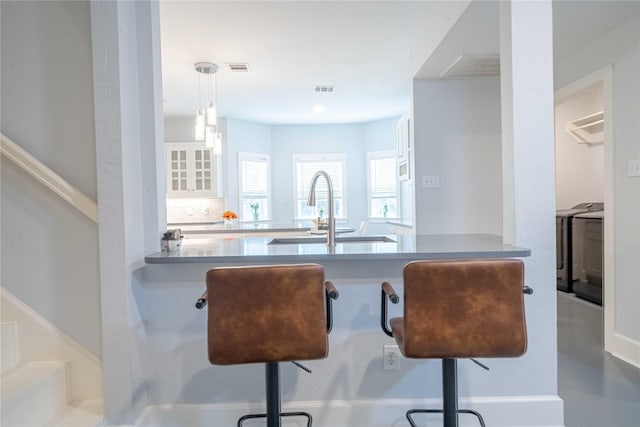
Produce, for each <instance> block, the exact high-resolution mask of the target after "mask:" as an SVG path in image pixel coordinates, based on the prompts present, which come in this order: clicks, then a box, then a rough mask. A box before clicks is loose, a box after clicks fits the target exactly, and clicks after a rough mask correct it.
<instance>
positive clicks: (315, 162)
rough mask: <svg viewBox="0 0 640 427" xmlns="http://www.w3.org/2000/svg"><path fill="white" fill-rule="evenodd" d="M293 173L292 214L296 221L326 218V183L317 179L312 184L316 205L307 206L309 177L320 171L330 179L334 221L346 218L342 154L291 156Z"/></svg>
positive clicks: (327, 206)
mask: <svg viewBox="0 0 640 427" xmlns="http://www.w3.org/2000/svg"><path fill="white" fill-rule="evenodd" d="M293 161H294V171H295V201H296V206H295V212H294V215H295V217H296V218H299V219H302V218H305V219H306V218H308V219H311V218H317V217H324V218H326V217H328V209H329V198H328V187H327V182H326V180H325V179H324V178H319V179H318V182H317V184H316V206H307V198H308V196H309V189H310V188H311V178H313V175H314V174H315V173H316V172H317V171H320V170H323V171H325V172H326V173H328V174H329V177H331V184H332V185H333V207H334V211H335V212H334V214H335V217H336V218H345V217H346V209H345V206H346V201H345V181H344V166H345V157H344V155H343V154H323V155H317V154H314V155H307V154H300V155H295V156H294V157H293Z"/></svg>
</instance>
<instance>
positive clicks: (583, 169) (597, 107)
mask: <svg viewBox="0 0 640 427" xmlns="http://www.w3.org/2000/svg"><path fill="white" fill-rule="evenodd" d="M602 96H603V94H602V86H601V85H600V86H598V87H596V88H593V89H591V90H589V91H588V92H585V93H583V94H581V95H580V96H578V97H576V98H573V99H571V100H569V101H567V102H564V103H562V104H560V105H557V106H556V108H555V122H556V126H555V144H556V208H557V209H569V208H570V207H572V206H575V205H576V204H578V203H583V202H602V201H604V151H603V148H604V145H603V144H602V143H598V144H579V143H578V142H576V140H575V139H574V138H573V137H572V136H571V135H570V134H568V133H567V132H566V131H565V124H566V123H567V122H569V121H572V120H575V119H578V118H580V117H584V116H587V115H589V114H593V113H597V112H598V111H602V110H603V109H604V100H603V97H602Z"/></svg>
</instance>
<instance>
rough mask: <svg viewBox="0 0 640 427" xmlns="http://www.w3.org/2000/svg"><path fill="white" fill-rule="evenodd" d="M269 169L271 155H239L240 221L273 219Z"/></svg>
mask: <svg viewBox="0 0 640 427" xmlns="http://www.w3.org/2000/svg"><path fill="white" fill-rule="evenodd" d="M269 169H270V158H269V155H267V154H259V153H238V172H239V175H240V179H239V183H238V184H239V185H238V188H239V191H240V194H239V196H240V197H239V202H240V220H242V221H263V220H268V219H271V206H270V198H271V197H270V195H271V185H270V184H271V179H270V173H269Z"/></svg>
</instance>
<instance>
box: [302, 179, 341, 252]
mask: <svg viewBox="0 0 640 427" xmlns="http://www.w3.org/2000/svg"><path fill="white" fill-rule="evenodd" d="M321 176H323V177H324V179H326V180H327V187H328V189H329V196H328V197H329V218H328V219H327V222H328V224H327V226H328V228H327V246H328V247H329V248H331V249H333V248H335V247H336V219H335V218H334V217H333V184H332V183H331V178H330V177H329V174H328V173H326V172H325V171H318V172H316V173H315V174H314V175H313V178H311V188H310V189H309V197H308V198H307V206H315V205H316V182H318V178H320V177H321Z"/></svg>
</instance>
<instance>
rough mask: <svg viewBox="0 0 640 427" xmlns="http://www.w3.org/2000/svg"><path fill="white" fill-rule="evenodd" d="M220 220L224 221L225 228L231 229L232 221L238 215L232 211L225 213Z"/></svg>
mask: <svg viewBox="0 0 640 427" xmlns="http://www.w3.org/2000/svg"><path fill="white" fill-rule="evenodd" d="M222 218H223V219H224V226H225V227H226V228H231V226H232V225H233V222H232V221H233V220H234V219H237V218H238V215H236V213H235V212H234V211H225V212H224V213H223V214H222Z"/></svg>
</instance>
